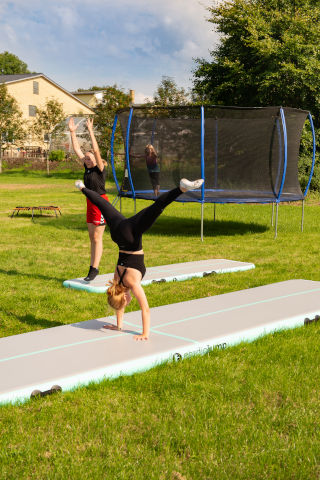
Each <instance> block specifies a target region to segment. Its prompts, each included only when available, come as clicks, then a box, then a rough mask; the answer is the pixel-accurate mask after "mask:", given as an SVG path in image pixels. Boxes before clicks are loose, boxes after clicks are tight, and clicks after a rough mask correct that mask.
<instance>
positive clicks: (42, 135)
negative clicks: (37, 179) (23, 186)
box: [32, 99, 66, 175]
mask: <svg viewBox="0 0 320 480" xmlns="http://www.w3.org/2000/svg"><path fill="white" fill-rule="evenodd" d="M65 117H66V114H65V113H64V111H63V105H62V103H60V102H58V100H55V99H51V100H47V101H46V103H45V105H44V107H42V108H38V109H37V113H36V118H35V120H34V122H33V125H32V130H33V133H34V135H35V136H36V137H37V138H39V139H40V140H41V141H46V142H48V149H47V155H46V157H47V173H48V175H49V156H48V151H49V147H50V142H51V136H52V134H53V133H55V134H56V133H58V131H62V130H63V129H64V122H63V120H64V119H65Z"/></svg>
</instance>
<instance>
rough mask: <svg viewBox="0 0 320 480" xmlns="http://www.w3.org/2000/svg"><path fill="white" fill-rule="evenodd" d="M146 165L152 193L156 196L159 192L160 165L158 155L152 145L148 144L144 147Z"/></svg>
mask: <svg viewBox="0 0 320 480" xmlns="http://www.w3.org/2000/svg"><path fill="white" fill-rule="evenodd" d="M145 159H146V165H147V169H148V173H149V177H150V181H151V185H152V189H153V193H154V194H155V196H156V197H157V196H158V195H159V192H160V166H159V162H158V155H157V152H156V151H155V148H154V146H153V145H151V144H148V145H146V148H145Z"/></svg>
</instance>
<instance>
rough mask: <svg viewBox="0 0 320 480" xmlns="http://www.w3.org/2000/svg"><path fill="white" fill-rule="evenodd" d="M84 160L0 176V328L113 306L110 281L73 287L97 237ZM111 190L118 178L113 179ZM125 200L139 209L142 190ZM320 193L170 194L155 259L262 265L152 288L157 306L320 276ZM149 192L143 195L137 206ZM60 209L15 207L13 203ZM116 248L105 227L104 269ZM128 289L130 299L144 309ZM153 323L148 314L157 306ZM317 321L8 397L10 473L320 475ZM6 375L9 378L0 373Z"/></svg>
mask: <svg viewBox="0 0 320 480" xmlns="http://www.w3.org/2000/svg"><path fill="white" fill-rule="evenodd" d="M81 176H82V172H79V173H77V172H68V171H60V172H55V173H52V175H50V177H47V176H46V174H45V173H43V172H28V171H21V170H10V171H5V172H4V173H3V174H1V175H0V222H1V236H0V284H1V289H0V305H1V314H0V336H2V337H4V336H8V335H15V334H19V333H24V332H29V331H33V330H37V329H42V328H49V327H53V326H57V325H63V324H68V323H73V322H79V321H84V320H89V319H92V318H99V317H104V316H106V315H111V314H112V313H113V312H112V311H111V309H109V307H107V304H106V302H105V299H104V296H103V295H101V294H92V293H87V292H81V291H76V290H70V289H66V288H64V287H63V286H62V282H63V280H65V279H69V278H75V277H81V276H85V275H86V273H87V271H88V267H89V250H90V249H89V239H88V233H87V227H86V223H85V199H84V197H83V195H81V194H80V193H79V192H78V191H77V190H76V189H75V188H74V180H75V179H77V178H81ZM109 192H110V195H109V197H110V199H113V198H114V195H115V189H114V186H113V184H112V182H111V181H110V182H109ZM122 202H123V203H122V205H123V212H124V213H125V214H127V215H130V214H132V213H133V202H132V200H128V199H126V200H123V201H122ZM319 202H320V198H319V197H317V196H315V195H314V196H310V197H309V199H308V201H307V204H306V208H305V220H304V233H301V232H300V221H301V205H280V208H279V228H278V239H277V240H274V239H273V237H274V230H273V228H272V227H271V225H270V220H271V206H270V205H218V206H217V209H216V219H217V220H216V222H213V221H212V219H213V205H205V208H204V212H205V222H204V234H205V238H204V242H201V241H200V206H199V205H196V204H184V205H182V204H180V203H174V204H173V205H171V206H170V207H168V208H167V209H166V211H165V213H164V214H163V216H162V217H160V218H159V220H158V221H157V223H156V224H155V225H154V226H153V227H152V229H151V230H150V231H149V232H148V233H146V234H145V235H144V242H143V243H144V250H145V253H146V264H147V266H155V265H162V264H168V263H176V262H184V261H194V260H201V259H206V258H227V259H233V260H240V261H247V262H253V263H254V264H255V265H256V269H255V270H249V271H245V272H237V273H231V274H223V275H215V276H208V277H205V278H201V279H200V278H199V279H192V280H189V281H186V282H183V283H180V282H173V283H167V284H166V283H163V284H157V285H150V286H147V287H145V291H146V294H147V297H148V300H149V304H150V307H155V306H159V305H164V304H169V303H175V302H179V301H184V300H191V299H194V298H199V297H206V296H211V295H219V294H221V293H225V292H230V291H235V290H240V289H245V288H252V287H256V286H259V285H265V284H268V283H273V282H278V281H283V280H289V279H294V278H303V279H308V280H318V281H320V256H319V242H320V210H319ZM147 204H148V202H145V201H142V200H140V201H138V202H137V208H138V209H140V208H143V207H144V206H145V205H147ZM29 205H57V206H59V207H60V208H61V211H62V216H61V217H59V218H55V217H54V216H47V215H43V216H37V217H35V221H34V222H33V223H32V221H31V215H30V214H24V215H22V214H20V215H19V216H18V217H14V218H10V214H11V212H12V209H13V208H14V207H16V206H29ZM116 258H117V249H116V247H115V246H114V244H113V243H112V241H111V239H110V236H109V233H108V232H106V234H105V237H104V255H103V259H102V262H101V272H102V273H107V272H110V271H112V270H113V268H114V265H115V261H116ZM137 309H138V304H137V302H136V301H132V302H131V304H130V308H129V309H128V311H130V310H131V311H132V310H137ZM151 322H152V319H151ZM319 334H320V325H319V323H317V324H312V325H310V326H308V327H304V328H299V329H296V330H293V331H284V332H279V333H276V334H273V335H269V336H267V337H263V338H260V339H258V340H257V341H255V342H253V343H250V344H244V343H243V344H240V345H238V346H236V347H232V348H229V349H226V350H224V351H218V350H217V351H215V350H214V351H212V352H209V353H208V354H207V355H204V356H200V357H197V356H195V357H192V358H188V359H185V360H184V361H183V362H178V363H168V364H164V365H161V366H159V367H157V368H154V369H152V370H150V371H148V372H145V373H140V374H136V375H133V376H130V377H120V378H118V379H116V380H114V381H108V380H106V381H104V382H101V383H99V384H91V385H89V386H88V387H84V388H79V389H77V390H75V391H73V392H67V393H63V394H60V395H56V396H51V397H46V398H43V399H41V400H40V401H29V402H26V403H24V404H21V405H13V406H12V405H6V406H1V407H0V428H1V430H0V432H1V435H0V479H1V480H2V479H41V480H42V479H66V478H70V479H72V480H73V479H76V480H78V479H79V480H82V479H112V480H113V479H138V480H140V479H141V480H142V479H143V480H144V479H148V480H149V479H155V480H196V479H197V480H198V479H200V480H207V479H210V480H211V479H212V480H213V479H219V480H220V479H221V480H222V479H223V480H224V479H286V480H287V479H319V478H320V453H319V452H320V420H319V418H320V399H319V383H320V367H319V363H320V362H319V361H320V348H319ZM0 381H1V379H0Z"/></svg>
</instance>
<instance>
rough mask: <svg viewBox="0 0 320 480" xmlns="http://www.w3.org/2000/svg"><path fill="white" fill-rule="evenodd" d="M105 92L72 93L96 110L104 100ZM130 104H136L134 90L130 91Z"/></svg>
mask: <svg viewBox="0 0 320 480" xmlns="http://www.w3.org/2000/svg"><path fill="white" fill-rule="evenodd" d="M104 92H105V91H104V90H83V91H82V92H72V95H75V96H76V97H78V98H79V99H80V100H82V101H83V102H85V103H86V104H87V105H89V107H92V108H95V107H96V106H97V105H98V104H99V103H100V102H101V101H102V100H103V94H104ZM129 95H130V102H131V103H132V104H134V90H129Z"/></svg>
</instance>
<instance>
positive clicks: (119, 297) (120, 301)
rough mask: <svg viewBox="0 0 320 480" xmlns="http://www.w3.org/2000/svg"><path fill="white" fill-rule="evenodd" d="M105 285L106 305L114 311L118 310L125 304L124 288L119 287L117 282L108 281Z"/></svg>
mask: <svg viewBox="0 0 320 480" xmlns="http://www.w3.org/2000/svg"><path fill="white" fill-rule="evenodd" d="M107 285H109V288H108V289H107V296H108V304H109V305H110V307H111V308H113V309H114V310H120V309H121V308H123V307H124V306H125V304H126V297H125V293H126V290H127V289H126V287H124V286H123V285H120V284H119V282H118V281H117V280H112V281H109V282H108V283H107Z"/></svg>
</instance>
